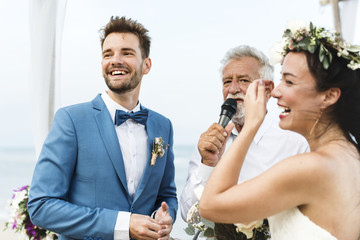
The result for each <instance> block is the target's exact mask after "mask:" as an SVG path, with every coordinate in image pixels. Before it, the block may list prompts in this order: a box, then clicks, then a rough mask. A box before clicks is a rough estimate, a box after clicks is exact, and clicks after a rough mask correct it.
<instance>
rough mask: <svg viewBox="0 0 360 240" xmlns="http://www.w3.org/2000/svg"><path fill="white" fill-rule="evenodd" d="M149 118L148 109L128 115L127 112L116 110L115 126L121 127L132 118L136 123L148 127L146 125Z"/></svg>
mask: <svg viewBox="0 0 360 240" xmlns="http://www.w3.org/2000/svg"><path fill="white" fill-rule="evenodd" d="M147 116H148V110H147V109H142V110H140V111H137V112H134V113H127V112H125V111H122V110H116V112H115V124H116V126H119V125H121V124H122V123H124V122H125V121H126V120H128V119H129V118H131V119H133V120H134V121H136V122H137V123H140V124H142V125H144V126H146V125H145V124H146V120H147Z"/></svg>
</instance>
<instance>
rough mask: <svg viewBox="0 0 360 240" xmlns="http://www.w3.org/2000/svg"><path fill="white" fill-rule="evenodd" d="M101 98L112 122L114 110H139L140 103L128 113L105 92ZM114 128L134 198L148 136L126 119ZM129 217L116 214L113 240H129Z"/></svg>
mask: <svg viewBox="0 0 360 240" xmlns="http://www.w3.org/2000/svg"><path fill="white" fill-rule="evenodd" d="M101 97H102V99H103V101H104V103H105V105H106V107H107V109H108V110H109V113H110V115H111V119H113V121H115V112H116V110H123V111H125V112H137V111H139V110H140V103H138V105H137V106H136V107H135V108H134V109H132V110H130V111H129V110H128V109H126V108H124V107H122V106H121V105H119V104H118V103H117V102H115V101H114V100H113V99H111V98H110V97H109V95H108V94H107V92H104V93H103V94H102V95H101ZM114 126H115V131H116V134H117V137H118V140H119V144H120V148H121V152H122V156H123V160H124V166H125V174H126V182H127V188H128V191H129V194H130V197H131V198H134V195H135V192H136V189H137V187H138V185H139V182H140V180H141V177H142V175H143V172H144V169H145V166H146V162H147V156H148V149H147V140H148V136H147V133H146V129H145V126H144V125H142V124H139V123H137V122H136V121H134V120H132V119H128V120H127V121H126V122H124V123H123V124H121V125H119V126H116V125H115V124H114ZM130 215H131V213H130V212H122V211H120V212H119V213H118V217H117V221H116V225H115V231H114V240H125V239H130V237H129V226H130Z"/></svg>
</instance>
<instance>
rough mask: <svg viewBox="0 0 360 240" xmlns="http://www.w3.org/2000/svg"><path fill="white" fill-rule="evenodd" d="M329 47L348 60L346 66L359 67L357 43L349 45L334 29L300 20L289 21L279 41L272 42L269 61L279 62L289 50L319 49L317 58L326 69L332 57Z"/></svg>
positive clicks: (308, 50)
mask: <svg viewBox="0 0 360 240" xmlns="http://www.w3.org/2000/svg"><path fill="white" fill-rule="evenodd" d="M331 48H332V49H335V50H336V51H337V57H342V58H344V59H346V60H347V61H348V65H347V67H348V68H350V69H352V70H356V69H360V54H359V51H360V46H359V45H351V44H350V43H348V42H344V41H342V40H340V38H339V34H338V33H336V32H335V31H329V30H326V29H325V28H322V27H315V26H314V25H313V24H312V23H311V22H310V24H306V23H305V22H301V21H292V22H289V24H288V26H287V28H286V30H285V32H284V34H283V37H282V40H281V42H277V43H274V45H273V46H272V48H271V49H270V63H272V64H275V63H279V62H281V61H282V60H283V58H284V56H285V55H286V54H287V53H288V52H290V51H296V52H299V51H307V52H310V53H312V54H314V53H315V51H316V50H317V49H319V60H320V62H321V63H322V65H323V67H324V69H328V68H329V66H330V65H331V62H332V59H333V58H334V56H333V55H332V54H331V52H330V51H329V49H331Z"/></svg>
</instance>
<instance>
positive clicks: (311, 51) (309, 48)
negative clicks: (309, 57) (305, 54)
mask: <svg viewBox="0 0 360 240" xmlns="http://www.w3.org/2000/svg"><path fill="white" fill-rule="evenodd" d="M315 50H316V46H315V45H309V46H308V51H309V52H310V53H311V54H313V53H314V52H315Z"/></svg>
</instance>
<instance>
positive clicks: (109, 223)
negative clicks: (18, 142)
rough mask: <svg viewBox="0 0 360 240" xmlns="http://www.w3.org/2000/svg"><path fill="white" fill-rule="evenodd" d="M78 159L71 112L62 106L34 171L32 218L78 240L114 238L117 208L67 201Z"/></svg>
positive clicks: (37, 223)
mask: <svg viewBox="0 0 360 240" xmlns="http://www.w3.org/2000/svg"><path fill="white" fill-rule="evenodd" d="M76 159H77V139H76V131H75V127H74V125H73V122H72V119H71V117H70V115H69V114H68V112H67V111H66V110H64V109H60V110H59V111H58V112H57V113H56V115H55V118H54V122H53V125H52V127H51V130H50V132H49V135H48V137H47V138H46V140H45V143H44V145H43V149H42V151H41V154H40V157H39V160H38V163H37V164H36V167H35V170H34V175H33V180H32V184H31V188H30V194H29V202H28V211H29V214H30V218H31V221H32V222H33V223H34V224H35V225H37V226H39V227H42V228H45V229H48V230H51V231H54V232H56V233H60V234H61V235H64V236H67V237H71V238H75V239H83V238H84V237H86V236H96V237H97V238H101V239H103V240H105V239H113V233H114V227H115V222H116V217H117V213H118V212H117V211H115V210H111V209H105V208H89V207H85V206H79V205H75V204H72V203H70V202H69V201H68V193H69V189H70V187H71V181H72V177H73V172H74V170H75V166H76Z"/></svg>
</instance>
